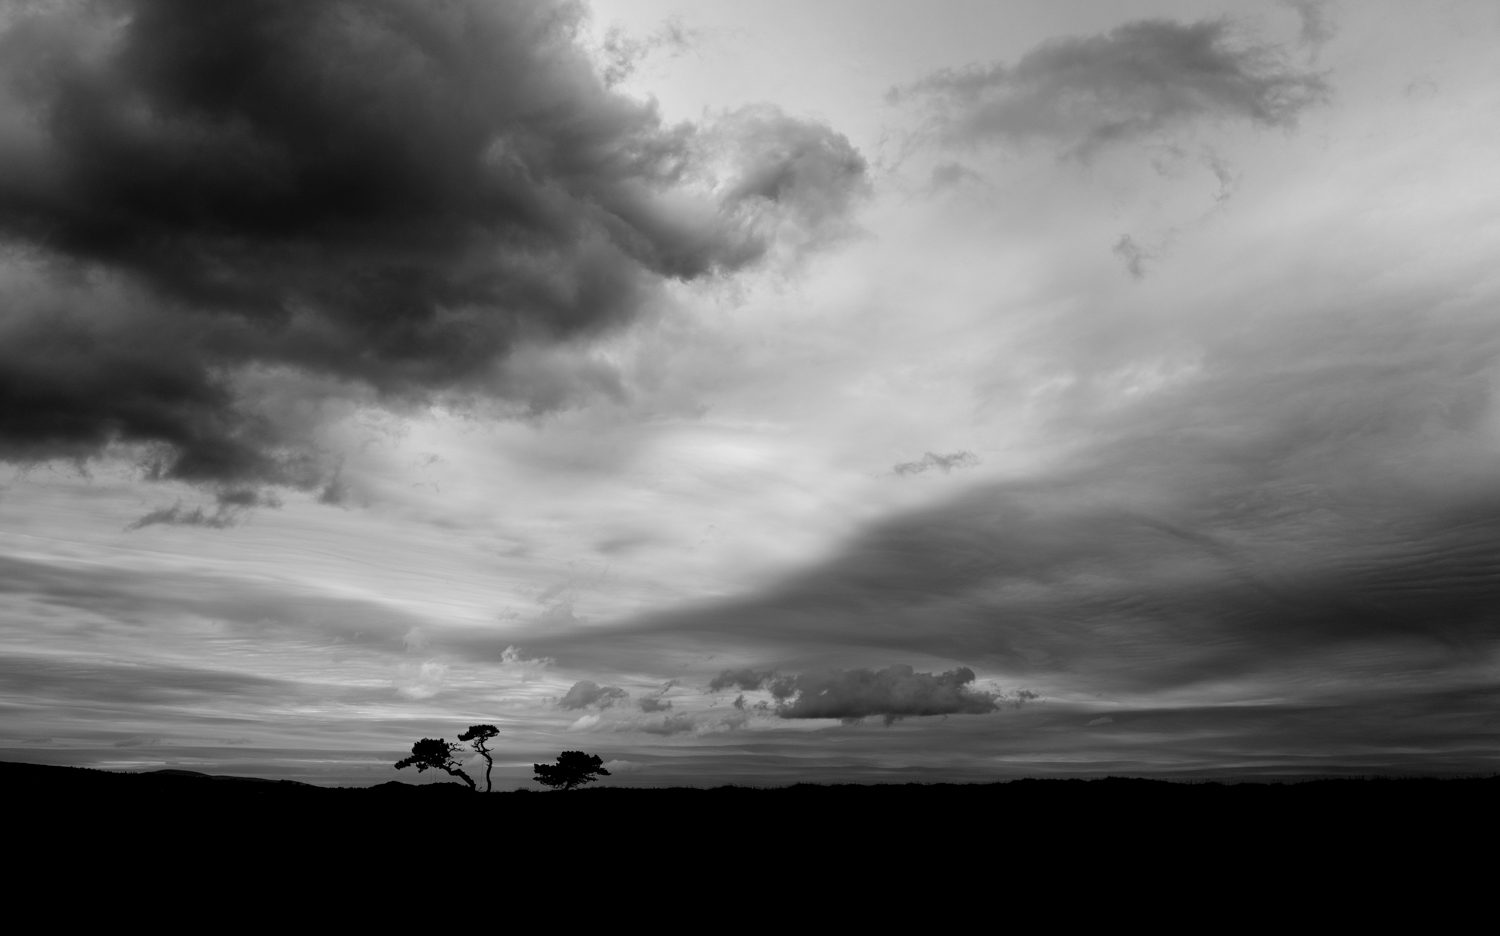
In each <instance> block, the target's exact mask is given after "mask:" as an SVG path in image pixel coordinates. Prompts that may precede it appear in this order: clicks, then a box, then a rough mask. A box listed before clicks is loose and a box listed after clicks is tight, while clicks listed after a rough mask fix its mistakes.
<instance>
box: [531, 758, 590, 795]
mask: <svg viewBox="0 0 1500 936" xmlns="http://www.w3.org/2000/svg"><path fill="white" fill-rule="evenodd" d="M531 766H532V769H534V770H535V771H536V777H535V778H534V779H535V780H536V782H537V783H540V784H542V785H544V786H549V787H552V788H553V789H554V790H555V789H558V788H561V789H564V790H571V789H573V788H574V787H578V786H582V785H584V784H585V783H592V782H594V781H595V780H598V779H599V778H600V777H607V776H609V771H608V770H605V769H604V761H603V760H602V759H600V757H599V755H598V754H585V753H583V752H582V751H563V752H562V753H561V754H559V755H557V763H555V764H532V765H531Z"/></svg>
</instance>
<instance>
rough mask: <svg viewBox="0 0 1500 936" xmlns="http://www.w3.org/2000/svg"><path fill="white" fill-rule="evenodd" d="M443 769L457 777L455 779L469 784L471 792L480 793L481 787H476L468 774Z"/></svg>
mask: <svg viewBox="0 0 1500 936" xmlns="http://www.w3.org/2000/svg"><path fill="white" fill-rule="evenodd" d="M443 769H444V770H447V771H448V772H449V773H451V774H452V775H453V776H455V777H457V778H459V779H460V780H462V781H463V782H465V783H467V784H468V785H469V789H470V790H473V791H474V792H475V793H478V792H479V787H477V786H475V785H474V780H473V778H471V777H470V776H469V775H468V774H466V773H464V772H463V771H462V770H451V769H449V768H447V767H444V768H443Z"/></svg>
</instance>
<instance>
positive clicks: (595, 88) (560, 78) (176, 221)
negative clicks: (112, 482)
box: [0, 0, 866, 491]
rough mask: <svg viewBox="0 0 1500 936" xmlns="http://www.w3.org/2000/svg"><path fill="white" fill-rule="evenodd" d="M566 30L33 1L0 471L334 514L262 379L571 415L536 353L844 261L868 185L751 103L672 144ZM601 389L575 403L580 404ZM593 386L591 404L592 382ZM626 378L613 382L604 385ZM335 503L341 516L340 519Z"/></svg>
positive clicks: (565, 16)
mask: <svg viewBox="0 0 1500 936" xmlns="http://www.w3.org/2000/svg"><path fill="white" fill-rule="evenodd" d="M584 15H585V9H584V7H583V6H582V5H581V4H576V3H568V2H532V0H526V2H479V0H461V2H451V3H444V4H429V3H418V2H408V0H364V2H354V3H343V4H321V3H289V2H272V0H262V2H247V3H235V4H205V3H198V2H190V0H151V2H146V0H139V2H132V0H106V2H99V3H89V4H75V3H62V2H59V3H43V4H35V5H31V6H28V7H26V8H25V9H23V10H21V11H20V12H18V13H16V14H15V15H13V16H12V17H11V18H10V19H9V21H8V23H7V24H6V28H5V31H4V33H3V35H0V115H3V116H4V117H5V119H4V120H3V121H0V238H3V240H4V241H6V242H8V243H9V244H10V245H11V246H12V253H11V255H10V257H9V260H8V268H5V269H3V270H0V272H3V273H4V275H5V276H6V277H7V278H8V280H10V282H7V284H6V288H7V292H8V295H9V296H10V301H9V302H8V303H7V308H6V310H5V312H4V313H3V318H0V457H3V458H7V459H38V458H49V457H58V456H62V457H72V458H86V457H89V456H92V455H95V454H98V453H99V452H100V451H102V450H103V449H104V448H105V447H107V446H108V445H110V444H111V443H115V442H124V443H132V444H136V443H145V444H155V445H157V446H158V453H157V454H158V460H157V468H156V473H157V474H158V475H159V476H163V477H172V478H179V479H185V480H189V481H205V482H215V483H225V482H231V483H257V482H270V483H276V484H286V485H295V486H299V487H303V488H316V487H319V486H320V485H324V484H326V475H327V468H326V466H323V465H320V464H317V463H316V459H314V458H313V457H312V455H311V454H310V452H312V450H313V448H312V445H311V443H310V441H309V435H308V427H306V426H303V427H298V428H299V431H292V427H288V426H287V425H284V424H282V423H281V422H278V421H275V420H271V419H268V418H267V417H266V416H265V415H264V414H262V413H260V412H259V411H258V410H257V407H256V405H255V404H256V400H255V399H254V398H253V395H250V396H247V395H246V393H245V388H244V386H243V383H244V378H245V376H246V375H247V373H251V372H254V371H259V372H267V371H269V372H278V371H279V372H286V373H293V374H302V375H311V376H313V377H316V378H319V379H321V380H322V381H324V389H323V392H325V393H334V394H338V393H349V392H352V391H350V389H349V388H351V387H356V388H365V390H367V391H369V392H372V393H374V394H376V395H378V398H379V399H382V400H385V401H388V402H389V401H397V400H425V399H429V398H430V397H431V396H432V395H433V394H439V393H458V394H479V395H489V396H496V397H503V398H506V399H517V400H520V401H522V402H523V403H525V404H526V405H528V406H531V407H532V408H537V407H543V408H545V407H548V406H559V405H564V404H565V403H566V402H567V391H566V390H559V389H556V388H553V389H547V390H545V392H542V393H540V395H538V393H537V392H534V388H533V387H532V384H533V383H535V380H533V379H532V378H536V379H538V380H540V379H541V378H542V377H547V378H548V379H551V380H552V381H553V382H554V383H556V382H557V378H556V377H555V375H551V374H550V372H549V373H547V374H540V375H538V374H531V376H530V377H528V371H527V369H526V368H525V367H520V368H517V369H514V370H511V371H508V370H506V368H505V367H504V366H503V365H504V363H505V361H506V360H507V359H508V357H509V356H510V355H512V354H513V353H514V352H515V351H516V350H517V349H518V348H521V347H526V346H536V345H539V344H540V345H545V344H547V343H552V342H559V341H566V340H569V339H573V338H578V337H583V336H589V335H594V334H597V333H599V332H600V331H601V330H604V329H608V328H612V327H616V326H619V325H621V324H623V323H626V322H629V321H630V320H631V319H633V318H634V317H635V316H636V315H637V314H639V313H640V312H641V310H642V309H643V308H644V307H645V306H646V305H647V304H648V303H649V302H650V301H651V298H652V296H653V295H654V294H655V289H656V287H657V286H658V285H659V284H660V283H661V282H662V281H664V280H669V279H693V278H697V277H703V276H707V275H711V274H716V273H721V272H729V271H734V270H737V269H740V268H742V267H744V266H745V265H747V264H750V263H753V262H756V261H757V260H759V259H761V258H762V257H764V256H765V255H766V254H767V252H768V251H770V250H771V249H772V248H773V247H774V246H775V245H776V244H777V242H778V239H785V238H790V240H791V243H792V246H793V248H795V249H800V248H802V247H807V246H813V245H816V244H818V243H822V242H824V241H826V240H827V239H828V238H830V237H833V236H836V235H837V233H838V232H840V231H842V230H843V229H844V228H845V226H846V224H847V213H848V211H849V210H850V209H851V208H852V205H853V202H854V200H855V199H856V198H857V197H858V196H859V194H860V193H861V192H863V191H864V190H865V186H866V182H865V166H864V161H863V160H862V159H861V158H860V156H859V154H858V153H857V152H856V151H855V150H854V149H853V147H852V146H850V145H849V143H848V141H847V140H845V139H844V138H843V137H842V136H839V135H838V134H836V133H834V132H833V131H832V130H830V129H829V128H827V127H825V126H823V125H821V124H817V123H812V122H807V121H801V120H797V119H795V118H792V117H789V116H787V115H784V114H782V113H780V112H779V111H776V110H775V109H774V108H769V107H761V108H752V109H747V110H744V111H741V112H738V113H736V114H731V115H727V116H725V117H724V118H722V119H721V120H719V121H718V122H717V123H714V124H713V125H711V126H707V125H705V126H693V125H687V124H683V125H676V126H669V125H666V124H664V123H663V122H662V121H661V119H660V117H659V116H658V113H657V111H656V109H655V106H654V104H651V103H648V102H641V101H637V100H634V99H631V98H627V97H624V96H621V95H618V94H615V93H613V92H611V91H610V90H609V89H608V87H607V86H606V85H605V83H604V82H603V80H602V79H601V78H600V77H599V75H598V74H597V73H596V70H595V66H594V64H593V62H592V61H591V60H590V59H589V58H588V57H587V55H585V54H584V53H583V51H581V48H580V46H579V44H578V42H577V40H578V35H579V29H580V27H581V24H582V22H583V18H584ZM583 378H587V379H583ZM580 379H582V382H583V384H588V385H595V384H597V383H598V381H597V380H595V379H594V378H592V377H587V375H583V376H582V377H581V378H580ZM605 382H606V383H607V382H608V381H607V380H606V381H605ZM326 490H327V488H325V491H326Z"/></svg>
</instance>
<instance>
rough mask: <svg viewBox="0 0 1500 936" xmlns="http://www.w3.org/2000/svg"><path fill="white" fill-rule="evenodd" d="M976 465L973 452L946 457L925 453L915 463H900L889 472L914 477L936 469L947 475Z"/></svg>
mask: <svg viewBox="0 0 1500 936" xmlns="http://www.w3.org/2000/svg"><path fill="white" fill-rule="evenodd" d="M977 464H979V456H978V455H975V454H974V453H973V452H949V453H948V454H946V455H939V454H937V453H936V452H927V453H926V454H924V455H923V456H922V457H921V459H919V460H917V461H909V462H901V463H899V464H897V465H894V466H892V468H891V471H893V472H894V473H896V474H898V475H914V474H921V473H922V472H924V471H930V470H932V469H933V468H937V469H940V470H941V471H942V472H943V474H947V473H948V472H950V471H952V470H953V469H954V468H972V467H974V466H975V465H977Z"/></svg>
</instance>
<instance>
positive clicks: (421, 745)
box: [396, 729, 498, 791]
mask: <svg viewBox="0 0 1500 936" xmlns="http://www.w3.org/2000/svg"><path fill="white" fill-rule="evenodd" d="M470 730H471V731H472V730H473V729H470ZM497 733H498V732H497ZM462 751H463V748H462V747H460V746H459V745H457V744H454V743H453V742H451V741H445V740H443V739H442V738H423V739H422V740H420V741H418V742H417V743H415V744H413V745H412V746H411V756H410V757H407V758H403V759H402V760H399V761H397V762H396V769H397V770H404V769H405V768H407V767H415V768H417V773H422V772H423V771H425V770H427V769H429V768H431V769H433V770H441V771H443V772H444V773H447V774H451V775H452V776H455V777H457V778H458V779H460V780H462V781H463V782H464V783H467V784H468V785H469V789H471V790H476V791H477V790H478V789H479V788H478V787H476V786H475V785H474V780H473V778H471V777H470V776H469V775H468V774H466V773H464V772H463V771H462V770H461V769H460V767H461V766H462V762H461V761H459V759H458V755H459V753H460V752H462Z"/></svg>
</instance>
